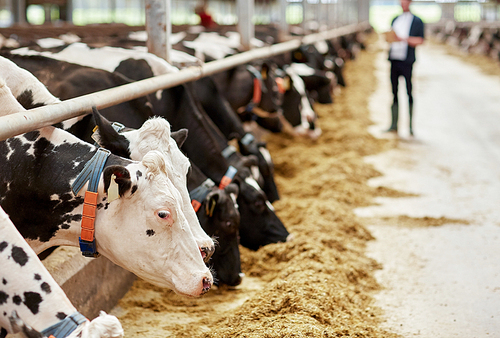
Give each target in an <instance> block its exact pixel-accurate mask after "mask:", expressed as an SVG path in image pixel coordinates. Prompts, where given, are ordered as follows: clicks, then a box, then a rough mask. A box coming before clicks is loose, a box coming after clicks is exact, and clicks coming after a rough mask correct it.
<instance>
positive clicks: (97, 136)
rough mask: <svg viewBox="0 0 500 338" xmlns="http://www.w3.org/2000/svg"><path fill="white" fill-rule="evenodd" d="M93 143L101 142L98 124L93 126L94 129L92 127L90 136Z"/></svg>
mask: <svg viewBox="0 0 500 338" xmlns="http://www.w3.org/2000/svg"><path fill="white" fill-rule="evenodd" d="M90 137H91V138H92V139H93V140H94V141H95V143H97V144H101V134H99V126H95V127H94V129H92V135H91V136H90Z"/></svg>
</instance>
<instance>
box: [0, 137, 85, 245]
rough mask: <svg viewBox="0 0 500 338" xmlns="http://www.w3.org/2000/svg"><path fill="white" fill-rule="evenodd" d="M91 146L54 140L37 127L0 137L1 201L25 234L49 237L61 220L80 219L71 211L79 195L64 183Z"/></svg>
mask: <svg viewBox="0 0 500 338" xmlns="http://www.w3.org/2000/svg"><path fill="white" fill-rule="evenodd" d="M37 137H38V138H37ZM23 138H24V139H26V140H36V141H34V143H30V142H26V141H24V140H23V141H21V140H22V139H23ZM30 147H32V149H33V152H30V151H27V150H28V149H29V148H30ZM90 150H91V146H90V145H87V144H84V143H70V142H66V143H63V144H60V145H54V144H52V143H51V142H50V141H49V140H47V139H45V138H43V137H42V138H40V133H39V132H38V131H35V132H30V133H27V134H24V135H23V136H19V137H13V138H10V139H8V140H6V141H2V142H0V162H1V163H2V166H1V168H0V182H1V183H0V196H2V197H3V200H2V201H1V206H2V208H3V209H4V210H5V212H6V213H7V214H9V215H10V216H11V220H12V223H14V224H15V225H16V227H17V228H18V230H19V232H20V233H21V234H22V235H23V237H24V238H26V239H31V240H39V241H41V242H48V241H49V240H50V239H51V238H52V237H53V236H54V235H55V233H56V232H57V231H58V230H60V228H59V227H60V225H61V224H70V223H71V222H73V221H77V220H81V215H74V214H72V213H71V212H72V211H73V210H74V209H75V208H76V207H77V206H78V205H81V204H82V203H83V197H81V196H78V197H75V196H74V195H73V193H71V187H70V184H69V182H70V181H71V180H72V179H74V178H75V177H76V175H78V173H79V172H80V171H81V170H82V169H83V167H84V166H85V163H86V162H87V161H88V159H90V157H92V155H93V154H92V152H90ZM7 154H9V157H7ZM53 196H57V197H58V198H53Z"/></svg>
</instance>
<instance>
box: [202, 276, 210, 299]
mask: <svg viewBox="0 0 500 338" xmlns="http://www.w3.org/2000/svg"><path fill="white" fill-rule="evenodd" d="M211 287H212V281H211V280H210V278H207V277H203V289H202V290H201V294H202V295H204V294H205V293H207V292H208V290H210V288H211Z"/></svg>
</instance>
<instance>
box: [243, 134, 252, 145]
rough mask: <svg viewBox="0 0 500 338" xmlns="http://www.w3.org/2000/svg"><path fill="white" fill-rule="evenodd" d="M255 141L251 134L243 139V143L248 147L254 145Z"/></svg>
mask: <svg viewBox="0 0 500 338" xmlns="http://www.w3.org/2000/svg"><path fill="white" fill-rule="evenodd" d="M254 140H255V137H254V136H253V135H252V134H250V133H246V134H245V135H244V136H243V137H242V138H241V143H242V144H244V145H246V146H248V145H249V144H250V143H252V142H253V141H254Z"/></svg>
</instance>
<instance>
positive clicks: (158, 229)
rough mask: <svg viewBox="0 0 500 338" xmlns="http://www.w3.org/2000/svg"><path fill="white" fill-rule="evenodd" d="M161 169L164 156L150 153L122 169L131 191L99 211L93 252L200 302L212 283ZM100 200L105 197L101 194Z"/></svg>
mask: <svg viewBox="0 0 500 338" xmlns="http://www.w3.org/2000/svg"><path fill="white" fill-rule="evenodd" d="M165 165H166V163H165V160H164V156H163V154H161V153H160V152H157V151H152V152H149V153H147V154H146V155H145V156H144V158H143V160H142V162H140V163H134V164H130V165H128V166H127V167H126V169H127V170H128V172H129V174H130V180H131V189H129V190H128V191H127V192H126V193H125V194H124V195H123V196H122V197H120V198H118V199H116V200H114V201H111V202H110V203H107V201H106V200H104V199H103V201H102V203H104V204H105V207H104V208H101V209H100V210H98V211H97V215H96V235H95V236H96V241H97V245H98V248H97V249H98V251H99V252H100V253H102V254H103V255H105V256H106V257H108V258H109V259H110V260H111V261H113V262H114V263H115V264H117V265H120V266H122V267H125V268H127V269H128V270H130V271H132V272H133V273H135V274H136V275H138V276H140V277H141V278H143V279H145V280H146V281H148V282H151V283H153V284H156V285H159V286H162V287H167V288H170V289H172V290H174V291H175V292H177V293H179V294H182V295H186V296H199V295H201V294H203V293H205V292H206V291H208V289H209V288H210V286H211V284H212V281H213V278H212V275H211V273H210V271H209V269H208V268H207V267H206V266H205V264H204V262H203V260H202V256H201V255H200V251H199V249H198V245H197V243H196V241H195V238H194V236H193V233H192V231H191V227H190V224H189V222H188V220H187V219H186V217H185V215H184V211H183V207H182V197H181V194H180V193H179V191H178V190H177V188H176V187H175V186H174V184H173V182H172V181H171V180H170V177H168V176H167V174H166V172H167V170H166V168H165ZM103 175H104V176H105V175H106V171H105V172H104V174H103ZM100 189H104V183H103V182H101V187H100ZM99 195H100V196H105V194H104V191H103V193H102V194H99Z"/></svg>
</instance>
